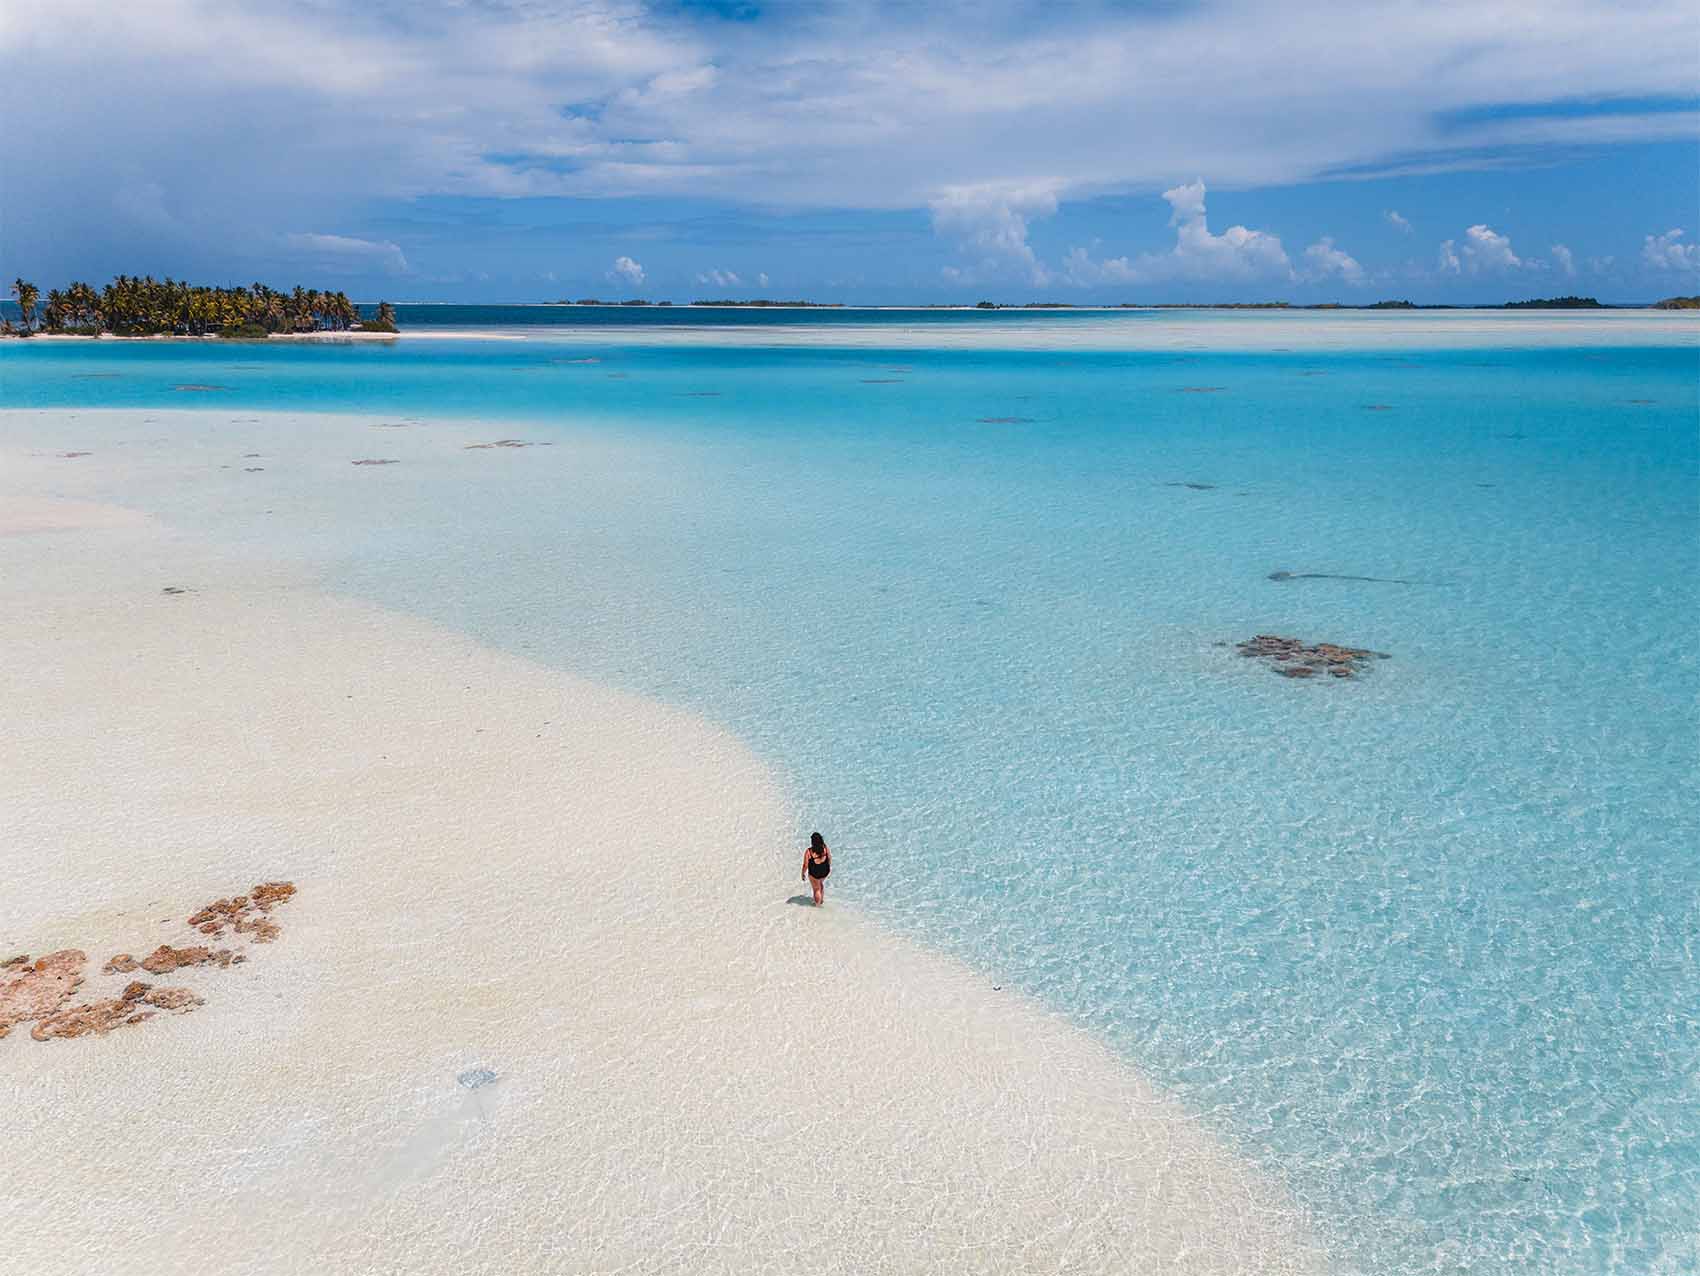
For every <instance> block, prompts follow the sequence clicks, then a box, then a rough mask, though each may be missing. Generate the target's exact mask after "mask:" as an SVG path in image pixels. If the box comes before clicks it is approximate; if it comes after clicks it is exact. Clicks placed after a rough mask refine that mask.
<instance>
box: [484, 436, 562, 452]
mask: <svg viewBox="0 0 1700 1276" xmlns="http://www.w3.org/2000/svg"><path fill="white" fill-rule="evenodd" d="M553 446H554V445H553V444H552V443H537V442H533V441H532V440H530V439H497V440H496V441H495V442H494V443H468V444H467V445H466V450H467V451H468V452H479V451H482V450H483V449H485V448H492V447H553Z"/></svg>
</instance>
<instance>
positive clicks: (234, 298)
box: [7, 275, 399, 339]
mask: <svg viewBox="0 0 1700 1276" xmlns="http://www.w3.org/2000/svg"><path fill="white" fill-rule="evenodd" d="M12 291H13V292H14V293H15V294H16V295H17V299H18V308H19V310H20V311H21V313H22V316H23V323H22V325H21V327H20V328H18V329H16V331H17V332H18V333H19V335H24V336H27V335H29V334H30V333H32V332H34V331H36V326H37V325H36V321H37V317H38V315H37V307H38V305H39V306H40V311H39V319H40V330H41V331H43V332H51V333H65V334H70V335H73V336H86V337H97V336H99V335H101V334H102V333H111V334H112V335H113V336H117V337H153V336H175V337H206V336H214V335H216V336H220V337H230V338H238V339H243V338H252V339H262V338H265V337H270V336H274V335H294V334H296V333H312V332H353V331H365V332H396V331H399V330H398V329H397V327H396V322H395V307H394V306H392V305H390V303H389V302H387V301H386V302H381V303H379V306H378V313H377V317H376V318H375V319H368V320H365V321H364V322H362V320H361V315H360V310H359V308H358V307H357V306H355V304H354V303H353V302H352V301H350V300H349V299H348V295H347V294H346V293H343V292H326V291H321V290H319V289H317V288H303V287H301V286H300V285H296V287H295V288H294V289H293V290H291V291H289V292H283V291H280V290H279V289H276V288H269V287H267V286H266V285H265V284H261V283H256V284H251V285H249V286H248V287H246V288H243V287H229V288H211V287H206V286H203V285H195V284H188V283H184V282H182V281H180V280H176V279H170V278H167V279H162V280H156V279H155V278H153V276H151V275H148V276H144V277H143V278H140V279H138V278H136V277H134V276H131V275H119V276H118V277H117V278H116V279H114V280H113V281H112V282H111V283H109V284H107V285H106V287H104V288H102V289H100V290H99V291H98V292H97V291H96V290H95V289H94V288H93V287H91V286H90V285H88V284H86V283H82V282H76V283H72V284H70V285H68V286H67V287H65V288H63V289H60V288H53V289H49V290H48V293H47V298H46V302H45V304H41V290H40V289H38V288H37V287H36V286H35V285H34V284H32V283H30V282H29V281H27V280H24V279H19V280H17V281H15V282H14V283H13V285H12ZM7 327H8V328H10V327H11V325H10V324H9V323H8V325H7Z"/></svg>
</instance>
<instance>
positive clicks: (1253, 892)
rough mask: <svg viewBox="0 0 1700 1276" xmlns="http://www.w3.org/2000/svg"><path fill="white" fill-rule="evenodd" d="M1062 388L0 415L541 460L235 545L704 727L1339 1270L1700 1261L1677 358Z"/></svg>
mask: <svg viewBox="0 0 1700 1276" xmlns="http://www.w3.org/2000/svg"><path fill="white" fill-rule="evenodd" d="M581 313H582V312H581ZM828 313H829V314H830V315H831V316H832V317H830V318H827V319H825V320H824V321H823V324H826V325H830V324H839V323H843V322H845V321H844V320H843V319H842V318H841V315H842V314H843V313H845V312H828ZM671 318H672V321H673V322H679V315H678V314H677V312H675V313H674V315H673V316H672V317H671ZM1280 321H1281V320H1280V319H1279V318H1272V319H1269V320H1266V322H1280ZM505 322H506V323H508V324H513V323H516V322H519V321H518V320H515V319H513V318H512V317H509V318H507V319H506V320H505ZM705 322H718V321H705ZM798 322H801V323H803V324H805V325H807V324H809V323H812V322H814V319H813V317H812V316H806V317H803V318H802V319H800V320H799V319H798V317H797V316H796V315H795V313H794V312H793V314H792V323H793V324H795V323H798ZM863 322H867V323H875V324H877V323H878V322H880V320H878V318H877V317H876V318H874V319H868V318H866V317H865V316H864V318H863ZM904 322H906V323H908V322H910V320H909V319H908V318H905V320H904ZM965 322H970V323H973V322H984V320H982V319H981V318H980V317H975V318H974V319H971V320H968V321H965ZM1044 322H1050V321H1049V320H1045V321H1044ZM1057 322H1058V328H1057V330H1058V331H1063V330H1065V329H1064V325H1066V324H1067V323H1069V322H1072V317H1067V318H1059V320H1058V321H1057ZM1125 322H1128V323H1130V324H1134V323H1149V322H1153V320H1151V319H1149V318H1147V317H1145V316H1129V317H1127V319H1126V320H1125ZM1155 322H1165V321H1164V320H1162V319H1158V320H1155ZM1235 322H1243V320H1236V321H1235ZM1201 331H1203V332H1204V334H1205V337H1206V340H1205V341H1204V342H1203V344H1205V345H1208V344H1209V343H1208V339H1207V338H1208V335H1209V329H1208V327H1205V328H1203V329H1201ZM698 335H700V334H698ZM1301 342H1302V337H1301ZM1065 346H1066V340H1064V341H1057V342H1051V343H1049V344H1048V348H1039V349H1032V350H1001V349H1000V350H990V349H973V348H948V349H946V348H938V347H936V346H934V345H930V344H928V342H927V341H926V339H925V338H920V339H917V338H915V337H914V336H913V334H910V336H908V337H906V338H905V339H904V343H903V344H902V345H901V346H899V345H896V344H894V345H893V346H892V347H891V348H879V346H878V345H877V344H875V345H873V346H864V347H863V348H853V349H846V348H820V347H816V346H811V345H809V344H808V343H807V342H806V341H804V342H803V343H801V344H794V345H791V346H787V347H770V346H766V345H763V344H760V343H759V341H758V340H752V339H750V338H748V337H747V336H740V337H738V338H737V339H736V340H732V339H731V338H728V339H727V340H726V341H724V342H720V341H710V342H708V343H706V344H704V343H699V344H692V345H675V344H668V343H666V342H662V343H659V344H655V343H650V344H634V343H632V342H630V341H627V340H624V339H623V337H622V334H621V333H619V332H618V331H609V332H607V333H603V332H600V331H598V332H584V331H579V332H575V333H574V334H573V336H572V339H571V340H564V339H562V340H557V339H554V338H551V337H549V336H543V337H540V338H539V339H535V340H529V341H520V342H475V341H454V340H445V339H432V340H421V341H416V342H409V341H406V340H404V341H402V342H400V343H397V344H395V345H393V346H330V347H302V346H281V347H280V346H277V345H268V346H252V345H221V344H193V345H191V344H175V343H173V344H164V343H153V344H147V343H131V344H119V343H99V344H93V343H89V344H81V343H76V344H64V343H61V344H53V345H49V344H47V343H36V344H33V345H25V344H23V343H9V344H8V345H6V346H5V347H4V348H0V405H4V406H145V407H172V408H181V407H203V408H207V409H209V410H230V409H238V410H240V409H258V408H264V409H294V410H347V411H358V412H374V413H381V414H393V415H394V417H395V419H397V420H402V419H406V418H409V417H418V418H449V419H455V420H467V419H474V418H476V419H481V420H488V421H490V422H492V424H493V425H494V424H495V423H498V422H499V423H500V429H499V430H496V431H493V434H492V437H500V436H502V435H504V434H517V435H523V436H524V437H528V438H537V439H550V440H553V441H555V442H557V443H558V444H560V445H561V446H557V447H555V448H553V449H548V450H544V451H538V450H531V451H516V452H514V453H512V454H503V455H501V456H499V457H497V456H494V455H493V454H490V453H474V454H469V455H468V456H467V457H463V458H457V462H456V464H455V465H452V466H445V467H443V468H442V469H441V470H436V469H433V470H430V471H428V472H420V473H418V474H417V475H416V476H414V477H410V478H409V479H408V480H407V481H408V482H409V483H411V484H413V486H412V487H409V488H407V489H406V491H405V493H404V494H403V495H401V496H399V497H398V498H397V500H398V501H399V504H392V505H390V506H387V507H386V508H388V509H390V510H392V511H394V510H396V509H400V510H402V511H403V512H404V513H405V517H396V516H394V515H393V513H392V514H391V515H389V516H386V517H385V518H383V519H378V518H374V517H368V516H365V515H364V514H363V512H362V511H360V510H358V509H351V508H340V507H339V508H330V507H325V508H318V509H314V510H311V511H301V512H299V516H298V517H296V518H294V519H290V520H286V521H285V522H283V523H281V524H278V523H268V524H266V525H265V527H264V532H263V534H264V535H266V536H271V537H274V538H287V537H295V538H298V540H299V543H300V546H304V547H306V549H305V552H308V553H310V554H311V556H312V557H313V558H314V560H315V561H316V562H317V563H318V564H319V565H320V569H321V571H322V574H323V576H324V579H325V580H326V582H327V584H329V585H330V586H332V587H333V588H336V589H339V590H343V591H346V592H350V593H355V594H359V595H362V596H365V597H370V598H373V599H376V600H378V601H381V602H384V603H386V604H388V605H391V606H396V607H400V608H404V609H406V610H409V611H413V612H416V613H419V614H423V615H426V616H429V617H431V618H433V619H436V620H439V621H442V622H445V623H448V624H450V625H453V626H455V627H458V628H461V629H464V630H468V631H471V632H473V633H476V634H477V635H479V636H480V637H482V638H484V639H486V640H488V641H490V642H492V643H495V644H497V645H500V646H503V647H507V648H510V649H513V650H517V651H522V652H524V653H525V654H527V655H530V656H533V657H535V658H539V659H543V660H546V661H549V662H551V663H554V664H557V665H559V666H561V667H564V668H567V669H570V670H572V671H574V672H578V673H583V674H587V675H590V676H593V677H596V678H600V679H604V680H607V681H611V682H615V683H618V684H620V685H623V686H627V687H631V688H634V689H637V690H640V691H643V692H646V693H649V694H653V695H656V696H659V697H661V698H664V699H667V700H670V701H674V702H677V703H680V704H683V705H686V706H688V707H691V708H693V709H697V710H699V711H701V712H703V713H705V714H706V715H708V716H710V717H712V718H714V719H715V720H717V721H719V722H721V723H723V724H725V725H727V726H729V727H730V728H731V729H733V730H734V731H736V732H737V733H739V734H740V735H741V736H742V737H743V738H745V739H746V740H748V741H749V742H750V743H751V744H752V745H753V746H754V747H755V748H756V749H757V750H758V751H759V752H761V753H762V754H763V755H764V756H766V757H767V758H768V759H770V760H771V761H772V763H773V764H774V765H775V767H776V768H777V769H778V770H779V772H780V773H781V774H782V775H783V776H785V777H786V779H787V782H788V784H789V786H790V788H791V790H792V792H793V793H794V794H795V796H796V801H797V804H798V812H797V815H798V820H799V829H800V831H801V832H806V831H807V830H808V829H809V828H814V827H818V828H820V829H821V830H822V831H823V832H825V833H826V835H827V838H828V840H829V841H830V842H831V843H832V844H833V847H834V850H835V853H836V856H837V858H838V861H839V868H840V871H839V872H838V873H835V875H834V878H833V888H834V892H835V894H836V895H837V896H839V897H841V898H846V899H850V900H853V901H854V902H855V904H856V905H857V906H858V907H860V908H862V909H863V910H865V911H867V912H868V913H870V914H872V915H873V916H874V917H875V918H877V919H878V920H879V921H880V922H881V923H883V924H885V925H887V926H889V927H891V928H894V929H897V930H901V931H903V932H905V933H908V934H912V935H915V936H918V937H919V938H921V939H923V940H925V941H926V942H928V943H931V944H933V945H935V946H937V947H939V948H942V949H945V950H948V951H950V952H953V953H955V954H957V955H959V956H961V957H962V958H964V959H965V960H966V961H968V962H969V963H970V964H971V965H973V966H975V967H976V968H978V969H980V970H982V971H984V972H985V973H986V977H987V978H988V979H989V980H992V981H993V982H997V983H1000V984H1005V985H1008V986H1013V987H1016V988H1020V989H1023V990H1025V991H1027V992H1029V993H1031V994H1033V995H1035V996H1037V997H1038V998H1040V999H1042V1000H1044V1001H1045V1002H1047V1003H1049V1004H1051V1005H1053V1006H1055V1007H1057V1008H1059V1009H1060V1010H1062V1011H1064V1012H1066V1013H1067V1014H1068V1015H1070V1016H1071V1017H1072V1018H1074V1019H1075V1020H1076V1021H1077V1022H1079V1023H1081V1024H1082V1025H1084V1026H1085V1027H1087V1028H1089V1029H1091V1030H1092V1031H1094V1032H1096V1033H1098V1034H1100V1035H1101V1036H1102V1037H1103V1038H1105V1039H1106V1040H1108V1041H1109V1042H1110V1043H1111V1044H1112V1045H1113V1046H1114V1047H1115V1048H1116V1049H1117V1050H1118V1051H1120V1052H1121V1053H1122V1054H1124V1055H1125V1056H1126V1057H1127V1058H1128V1059H1130V1060H1131V1061H1132V1062H1134V1063H1135V1064H1137V1065H1138V1066H1139V1067H1140V1068H1142V1069H1144V1070H1146V1071H1147V1072H1148V1073H1150V1074H1151V1075H1153V1076H1154V1077H1155V1078H1157V1079H1158V1080H1159V1081H1161V1082H1162V1083H1163V1084H1164V1085H1165V1086H1167V1087H1168V1088H1170V1089H1171V1090H1172V1091H1174V1092H1175V1093H1177V1094H1179V1095H1180V1096H1181V1098H1182V1099H1183V1100H1184V1101H1185V1102H1186V1103H1188V1104H1189V1105H1190V1106H1191V1107H1192V1108H1193V1109H1194V1110H1195V1111H1197V1112H1199V1113H1200V1114H1201V1116H1202V1117H1203V1118H1204V1119H1205V1120H1207V1121H1209V1122H1210V1123H1211V1124H1212V1125H1213V1126H1214V1127H1215V1128H1217V1129H1218V1130H1220V1131H1221V1132H1222V1133H1223V1134H1224V1136H1225V1137H1227V1138H1229V1139H1230V1140H1231V1141H1233V1142H1234V1144H1235V1145H1236V1146H1238V1147H1239V1148H1241V1149H1242V1150H1243V1151H1244V1152H1245V1153H1246V1154H1247V1155H1249V1156H1251V1157H1253V1158H1254V1159H1256V1160H1257V1161H1258V1162H1259V1163H1260V1164H1262V1165H1264V1166H1266V1167H1267V1168H1268V1169H1270V1171H1271V1172H1273V1173H1275V1174H1277V1175H1278V1176H1280V1178H1281V1179H1282V1180H1283V1181H1284V1182H1285V1183H1286V1184H1287V1185H1288V1186H1289V1188H1290V1189H1291V1190H1292V1192H1293V1193H1294V1194H1295V1195H1296V1196H1298V1197H1299V1198H1300V1199H1301V1200H1302V1201H1303V1202H1304V1203H1305V1204H1306V1206H1307V1207H1308V1208H1309V1209H1310V1210H1311V1211H1312V1212H1313V1213H1314V1214H1315V1215H1316V1217H1317V1218H1318V1220H1319V1221H1320V1223H1321V1224H1322V1226H1323V1227H1324V1229H1325V1230H1326V1232H1327V1234H1328V1236H1329V1238H1330V1241H1331V1243H1332V1245H1333V1247H1334V1250H1335V1252H1336V1254H1337V1256H1338V1258H1339V1264H1340V1267H1341V1269H1342V1270H1344V1271H1362V1272H1373V1273H1406V1272H1431V1271H1433V1272H1462V1271H1470V1272H1477V1273H1494V1274H1498V1273H1534V1272H1543V1273H1545V1272H1572V1273H1590V1274H1592V1273H1603V1272H1668V1273H1676V1272H1687V1271H1692V1270H1695V1268H1696V1267H1697V1266H1700V1011H1697V1009H1696V1007H1697V1006H1700V951H1697V942H1700V939H1697V937H1700V859H1697V855H1700V850H1697V848H1700V654H1697V653H1700V634H1697V626H1696V622H1697V621H1700V431H1697V422H1700V354H1697V351H1696V349H1695V348H1694V345H1693V343H1692V341H1688V342H1687V344H1676V345H1663V346H1645V347H1637V346H1625V345H1622V344H1621V343H1619V344H1602V345H1586V344H1583V345H1552V344H1528V345H1522V344H1519V345H1508V344H1507V343H1506V340H1505V338H1504V336H1503V335H1494V336H1492V337H1491V338H1487V337H1484V344H1482V345H1480V346H1478V347H1475V348H1462V349H1431V348H1421V347H1413V346H1403V347H1401V346H1389V345H1387V344H1385V343H1384V342H1375V343H1368V342H1366V344H1365V347H1364V348H1361V349H1332V350H1329V351H1326V352H1323V351H1319V350H1314V349H1313V350H1306V349H1303V348H1302V345H1301V348H1295V349H1292V350H1287V351H1263V352H1252V351H1221V350H1218V351H1211V350H1208V349H1206V350H1200V351H1196V352H1188V353H1175V352H1172V351H1164V350H1152V349H1144V350H1140V349H1131V348H1130V349H1124V350H1096V351H1089V352H1083V351H1076V350H1070V349H1068V348H1064V347H1065ZM585 360H595V362H585ZM179 385H216V386H220V387H223V388H221V389H216V390H210V391H192V392H185V391H181V390H177V389H175V388H174V387H176V386H179ZM568 444H571V445H574V446H572V447H568V446H566V445H568ZM472 457H476V458H478V463H479V466H480V468H477V469H474V468H472V467H471V466H470V465H460V464H459V461H461V460H470V459H471V458H472ZM487 460H493V461H495V462H496V464H497V465H499V466H500V468H499V469H498V468H495V466H492V465H485V464H483V463H484V462H485V461H487ZM402 468H403V467H395V470H396V471H397V472H398V474H399V471H400V470H401V469H402ZM256 526H258V525H256ZM255 534H256V535H260V534H262V533H261V532H259V531H256V532H255ZM298 548H299V546H298ZM1272 572H1291V573H1295V574H1299V573H1321V574H1324V575H1323V576H1322V578H1301V579H1288V580H1282V581H1276V580H1271V579H1269V576H1270V573H1272ZM1340 577H1371V578H1376V579H1369V580H1364V579H1341V578H1340ZM1258 633H1277V634H1288V635H1294V636H1297V637H1300V638H1303V639H1306V640H1308V641H1316V640H1326V641H1333V642H1340V643H1346V644H1353V645H1362V646H1365V647H1370V648H1373V649H1375V650H1377V651H1383V652H1387V653H1389V655H1390V657H1391V658H1390V659H1388V660H1385V661H1376V662H1374V663H1373V665H1372V667H1370V668H1368V669H1367V670H1366V672H1364V673H1363V674H1362V675H1361V676H1360V677H1358V678H1355V679H1353V680H1349V681H1339V680H1333V679H1325V680H1322V681H1321V682H1309V683H1307V682H1301V681H1294V680H1288V679H1284V678H1280V677H1276V676H1275V675H1274V674H1273V673H1272V672H1270V671H1269V670H1268V669H1267V668H1265V667H1263V666H1262V665H1260V664H1259V663H1257V662H1255V661H1251V660H1246V659H1243V658H1241V657H1240V656H1238V655H1237V654H1236V653H1235V651H1234V648H1233V646H1232V644H1234V643H1235V642H1237V641H1239V640H1241V639H1244V638H1248V637H1250V636H1252V635H1254V634H1258ZM786 885H788V883H782V884H781V886H780V887H776V889H780V888H782V887H784V886H786Z"/></svg>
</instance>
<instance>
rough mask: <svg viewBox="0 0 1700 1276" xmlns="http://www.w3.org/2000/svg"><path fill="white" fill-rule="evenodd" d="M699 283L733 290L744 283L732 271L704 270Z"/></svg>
mask: <svg viewBox="0 0 1700 1276" xmlns="http://www.w3.org/2000/svg"><path fill="white" fill-rule="evenodd" d="M762 278H763V280H764V281H765V280H766V276H765V275H764V276H763V277H762ZM639 282H640V283H641V282H642V280H639ZM697 282H698V283H699V284H713V285H714V286H715V287H716V288H732V287H736V286H737V285H739V284H741V283H743V282H744V281H743V280H741V279H739V278H738V275H737V273H736V272H735V271H731V270H704V271H700V272H698V274H697Z"/></svg>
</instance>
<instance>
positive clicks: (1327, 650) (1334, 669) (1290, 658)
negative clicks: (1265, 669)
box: [1237, 634, 1388, 678]
mask: <svg viewBox="0 0 1700 1276" xmlns="http://www.w3.org/2000/svg"><path fill="white" fill-rule="evenodd" d="M1237 650H1238V651H1239V653H1240V655H1242V656H1246V657H1248V658H1251V659H1256V660H1262V661H1264V662H1266V663H1267V664H1268V665H1269V666H1270V667H1271V668H1272V669H1274V671H1275V672H1276V673H1278V674H1280V675H1281V676H1282V677H1284V678H1314V677H1315V676H1316V675H1317V674H1319V673H1325V674H1327V675H1328V676H1330V677H1333V678H1350V677H1352V676H1353V675H1355V674H1357V673H1358V672H1359V671H1360V670H1361V669H1362V668H1363V667H1364V666H1365V665H1366V664H1367V662H1369V661H1371V660H1386V659H1387V658H1388V656H1387V653H1386V652H1384V651H1369V650H1367V649H1366V648H1363V647H1341V646H1337V645H1336V644H1334V643H1331V642H1319V643H1316V644H1314V645H1312V646H1306V645H1305V643H1304V642H1303V641H1301V640H1300V639H1298V638H1283V637H1280V636H1279V635H1277V634H1258V635H1257V637H1255V638H1247V639H1246V640H1245V641H1244V642H1242V643H1240V644H1239V645H1238V647H1237Z"/></svg>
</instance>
